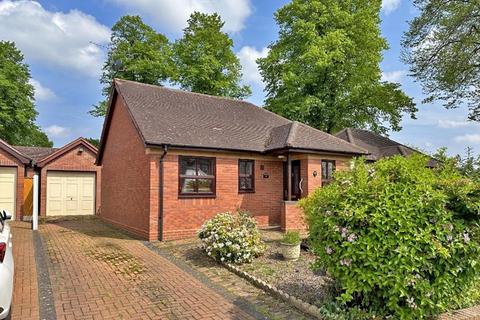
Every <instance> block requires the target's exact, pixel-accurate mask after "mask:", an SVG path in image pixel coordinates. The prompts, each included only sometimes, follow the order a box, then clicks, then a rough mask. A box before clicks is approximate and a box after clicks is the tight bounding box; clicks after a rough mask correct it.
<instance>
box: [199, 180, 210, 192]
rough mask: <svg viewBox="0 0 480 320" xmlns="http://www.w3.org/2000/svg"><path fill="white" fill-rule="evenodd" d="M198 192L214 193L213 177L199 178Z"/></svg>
mask: <svg viewBox="0 0 480 320" xmlns="http://www.w3.org/2000/svg"><path fill="white" fill-rule="evenodd" d="M197 184H198V193H213V180H212V179H197Z"/></svg>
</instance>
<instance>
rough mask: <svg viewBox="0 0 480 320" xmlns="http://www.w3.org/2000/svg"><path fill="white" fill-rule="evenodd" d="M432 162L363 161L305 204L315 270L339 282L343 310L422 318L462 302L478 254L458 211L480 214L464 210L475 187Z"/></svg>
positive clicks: (416, 159) (419, 158)
mask: <svg viewBox="0 0 480 320" xmlns="http://www.w3.org/2000/svg"><path fill="white" fill-rule="evenodd" d="M427 160H428V159H426V158H425V157H422V156H412V157H409V158H404V157H393V158H389V159H385V160H381V161H378V162H377V163H375V164H366V163H365V162H363V161H362V160H358V161H356V162H355V163H354V166H353V169H352V170H350V171H347V172H339V173H337V174H336V175H335V181H334V182H333V183H332V184H330V185H328V186H327V187H325V188H319V189H317V190H316V191H315V192H314V193H313V194H311V195H310V196H309V197H308V198H306V199H304V200H303V201H302V202H301V206H302V207H303V209H304V210H305V212H306V215H307V220H308V223H309V227H310V241H311V246H312V248H313V250H314V253H315V254H316V255H317V259H316V262H315V267H318V268H325V269H326V270H327V271H328V272H329V273H330V274H331V275H332V276H333V277H334V278H335V279H336V280H337V281H338V282H339V284H340V286H341V288H342V290H343V291H342V292H343V293H342V294H341V296H340V297H339V300H341V301H342V302H344V303H345V304H347V305H356V306H361V307H364V308H368V309H369V310H370V311H372V312H375V313H377V314H380V315H383V316H387V315H390V316H393V317H394V318H400V319H419V318H424V317H428V316H431V315H435V314H438V313H439V312H442V311H444V310H446V309H447V308H448V307H449V306H452V305H455V304H459V303H462V299H463V298H464V295H463V294H462V293H463V292H464V291H465V290H467V289H468V288H469V287H470V286H471V285H472V283H473V281H474V279H475V277H476V276H477V274H478V271H479V269H478V261H479V258H478V254H479V253H480V251H479V245H478V243H477V242H476V241H474V240H473V239H474V237H473V236H472V231H474V230H472V228H471V227H470V225H471V223H469V224H468V226H467V223H466V222H465V219H464V213H458V212H455V211H454V209H455V208H463V209H464V210H467V211H468V210H470V212H469V213H470V214H471V213H472V212H471V211H475V210H476V208H478V206H475V205H473V206H471V205H466V203H469V198H468V197H469V194H471V193H472V189H475V188H476V186H475V185H474V184H472V183H471V182H469V181H466V180H465V179H464V178H463V177H462V176H461V175H459V174H458V173H457V172H456V171H455V170H453V169H452V168H438V169H429V168H426V163H427ZM473 193H475V192H473Z"/></svg>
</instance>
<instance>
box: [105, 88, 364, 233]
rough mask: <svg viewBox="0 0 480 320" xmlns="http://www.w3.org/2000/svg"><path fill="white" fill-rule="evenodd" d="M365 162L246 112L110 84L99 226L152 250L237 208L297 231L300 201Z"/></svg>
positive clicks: (230, 104)
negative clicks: (354, 162)
mask: <svg viewBox="0 0 480 320" xmlns="http://www.w3.org/2000/svg"><path fill="white" fill-rule="evenodd" d="M366 153H367V151H366V150H364V149H363V148H360V147H357V146H355V145H353V144H351V143H348V142H346V141H344V140H342V139H339V138H336V137H334V136H332V135H330V134H327V133H325V132H322V131H319V130H316V129H314V128H311V127H309V126H307V125H304V124H301V123H298V122H294V121H290V120H287V119H285V118H282V117H280V116H278V115H276V114H274V113H271V112H269V111H267V110H265V109H263V108H259V107H257V106H255V105H253V104H251V103H248V102H244V101H238V100H232V99H226V98H221V97H214V96H208V95H203V94H197V93H190V92H183V91H180V90H174V89H167V88H163V87H158V86H153V85H146V84H140V83H137V82H132V81H125V80H114V86H113V92H112V95H111V97H110V103H109V109H108V112H107V117H106V120H105V123H104V127H103V132H102V138H101V143H100V148H99V152H98V157H97V164H99V165H102V179H103V181H104V182H106V183H103V184H102V192H101V193H102V200H101V209H100V212H99V216H100V217H101V218H102V219H103V220H105V221H107V222H109V223H112V224H114V225H116V226H118V227H121V228H123V229H125V230H127V231H129V232H131V233H133V234H136V235H137V236H139V237H141V238H144V239H148V240H156V239H159V240H172V239H180V238H186V237H192V236H194V235H195V234H196V232H197V230H198V229H199V227H200V226H201V225H202V223H203V222H204V221H205V220H207V219H209V218H211V217H213V216H215V215H216V214H218V213H220V212H225V211H234V210H235V209H237V208H241V209H244V210H248V211H250V212H251V214H252V215H253V216H254V217H255V218H256V220H257V221H258V223H259V225H260V226H261V227H281V228H282V229H283V230H287V229H298V228H301V227H302V213H301V212H300V210H299V209H298V208H297V207H296V205H295V204H296V201H297V200H298V199H300V198H301V197H304V196H306V195H307V194H308V193H309V192H311V191H312V190H313V189H315V188H317V187H321V186H322V184H325V183H328V181H329V180H330V179H331V177H332V172H333V171H334V170H341V169H344V168H347V167H349V165H350V164H349V162H350V159H351V158H352V157H355V156H359V155H363V154H366Z"/></svg>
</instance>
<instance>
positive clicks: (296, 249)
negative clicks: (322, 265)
mask: <svg viewBox="0 0 480 320" xmlns="http://www.w3.org/2000/svg"><path fill="white" fill-rule="evenodd" d="M280 253H281V254H282V256H283V259H285V260H297V259H298V258H299V257H300V243H297V244H289V243H282V242H280Z"/></svg>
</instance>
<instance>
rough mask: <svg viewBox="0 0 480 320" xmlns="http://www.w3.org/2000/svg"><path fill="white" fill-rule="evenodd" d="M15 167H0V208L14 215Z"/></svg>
mask: <svg viewBox="0 0 480 320" xmlns="http://www.w3.org/2000/svg"><path fill="white" fill-rule="evenodd" d="M16 177H17V169H16V168H6V167H0V210H7V211H9V212H10V213H11V214H13V215H14V216H15V198H16V197H15V190H16V189H17V188H16V187H15V185H16V181H17V179H16Z"/></svg>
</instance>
